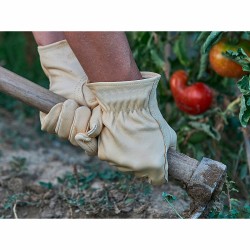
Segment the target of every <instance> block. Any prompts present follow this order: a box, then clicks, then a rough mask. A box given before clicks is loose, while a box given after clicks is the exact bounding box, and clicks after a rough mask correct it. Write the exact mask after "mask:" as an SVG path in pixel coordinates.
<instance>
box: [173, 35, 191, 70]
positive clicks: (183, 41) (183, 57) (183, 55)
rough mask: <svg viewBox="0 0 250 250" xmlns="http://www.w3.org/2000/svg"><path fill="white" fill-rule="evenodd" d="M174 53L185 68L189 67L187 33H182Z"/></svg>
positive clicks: (175, 45)
mask: <svg viewBox="0 0 250 250" xmlns="http://www.w3.org/2000/svg"><path fill="white" fill-rule="evenodd" d="M173 51H174V53H175V55H176V56H177V58H178V59H179V61H180V63H181V64H182V65H183V66H188V64H189V60H188V48H187V35H186V33H184V32H183V33H181V34H180V36H179V38H178V39H177V40H176V42H175V44H174V47H173Z"/></svg>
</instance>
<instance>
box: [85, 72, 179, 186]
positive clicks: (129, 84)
mask: <svg viewBox="0 0 250 250" xmlns="http://www.w3.org/2000/svg"><path fill="white" fill-rule="evenodd" d="M142 77H143V78H144V79H143V80H135V81H125V82H111V83H108V82H98V83H90V84H87V86H88V87H89V88H90V89H91V90H92V91H93V93H94V94H95V96H96V98H97V100H98V103H99V104H100V106H101V109H102V112H103V113H102V121H103V125H104V127H103V130H102V132H101V134H100V136H99V139H98V156H99V158H100V159H101V160H106V161H108V162H109V163H110V164H111V165H113V166H115V167H117V168H118V169H119V170H121V171H132V172H134V173H135V175H137V176H139V177H144V176H147V177H148V178H149V181H150V182H151V183H152V184H162V183H163V182H164V180H165V179H166V180H167V179H168V161H167V151H168V148H169V147H172V148H175V147H176V138H177V137H176V133H175V132H174V130H173V129H172V128H171V127H170V126H169V125H168V123H167V122H166V121H165V120H164V118H163V117H162V115H161V112H160V110H159V108H158V104H157V99H156V88H157V84H158V82H159V79H160V75H159V74H156V73H151V72H142Z"/></svg>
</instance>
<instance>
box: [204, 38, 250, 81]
mask: <svg viewBox="0 0 250 250" xmlns="http://www.w3.org/2000/svg"><path fill="white" fill-rule="evenodd" d="M238 48H243V49H244V51H245V52H246V53H247V54H248V55H250V42H249V41H247V40H240V42H239V43H238V44H237V45H232V44H229V43H228V42H227V41H226V40H221V41H220V42H218V43H217V44H215V45H214V46H213V47H212V48H211V50H210V52H209V61H210V65H211V67H212V69H213V70H214V71H215V72H216V73H217V74H218V75H220V76H223V77H232V78H240V77H242V76H243V75H244V74H246V72H244V71H243V70H242V67H241V66H240V65H239V64H238V63H236V62H234V61H232V60H230V59H229V58H227V57H225V56H224V55H222V53H223V52H226V51H227V50H232V51H237V49H238Z"/></svg>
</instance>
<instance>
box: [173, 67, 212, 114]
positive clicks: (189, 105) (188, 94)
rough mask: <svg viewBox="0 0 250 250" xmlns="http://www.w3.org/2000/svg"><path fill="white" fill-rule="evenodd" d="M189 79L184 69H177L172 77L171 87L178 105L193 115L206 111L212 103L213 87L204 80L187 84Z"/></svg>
mask: <svg viewBox="0 0 250 250" xmlns="http://www.w3.org/2000/svg"><path fill="white" fill-rule="evenodd" d="M187 81H188V76H187V74H186V72H185V71H184V70H178V71H176V72H175V73H174V74H173V75H172V76H171V78H170V88H171V91H172V93H173V96H174V100H175V103H176V105H177V107H178V108H179V109H180V110H182V111H183V112H186V113H188V114H191V115H198V114H201V113H204V112H205V111H206V110H208V109H209V108H210V106H211V104H212V100H213V94H212V91H211V89H210V88H209V87H208V86H207V85H206V84H204V83H202V82H196V83H194V84H193V85H191V86H187Z"/></svg>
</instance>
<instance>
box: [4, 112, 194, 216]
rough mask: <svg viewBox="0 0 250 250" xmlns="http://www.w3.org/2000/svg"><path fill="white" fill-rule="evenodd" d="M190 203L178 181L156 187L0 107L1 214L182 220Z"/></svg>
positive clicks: (35, 120) (35, 121)
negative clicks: (169, 199) (168, 197)
mask: <svg viewBox="0 0 250 250" xmlns="http://www.w3.org/2000/svg"><path fill="white" fill-rule="evenodd" d="M163 192H166V193H168V194H170V195H173V196H174V200H173V201H172V203H170V204H169V203H168V202H166V201H164V199H163V197H162V193H163ZM189 206H190V198H189V197H188V195H187V194H186V192H185V191H184V190H183V189H182V187H181V186H180V185H178V183H175V182H174V181H173V180H170V181H169V183H167V184H164V185H162V186H160V187H152V186H151V185H150V184H148V183H147V182H146V181H145V180H138V179H136V178H134V177H133V176H132V175H128V174H123V173H120V172H118V171H116V170H115V169H112V168H111V167H110V166H109V165H108V164H107V163H105V162H101V161H99V160H98V158H96V157H89V156H87V155H86V154H85V153H84V152H83V151H82V150H81V149H79V148H77V147H74V146H72V145H71V144H69V143H68V142H65V141H61V140H59V139H58V138H56V137H55V136H54V135H48V134H46V133H43V132H40V128H39V121H38V117H36V118H35V119H34V118H33V119H21V118H19V119H17V118H16V117H15V115H14V114H13V113H8V112H6V111H4V110H3V109H0V218H178V217H179V215H180V216H183V212H184V211H185V210H188V208H189ZM175 210H176V211H175ZM178 214H179V215H178Z"/></svg>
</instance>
